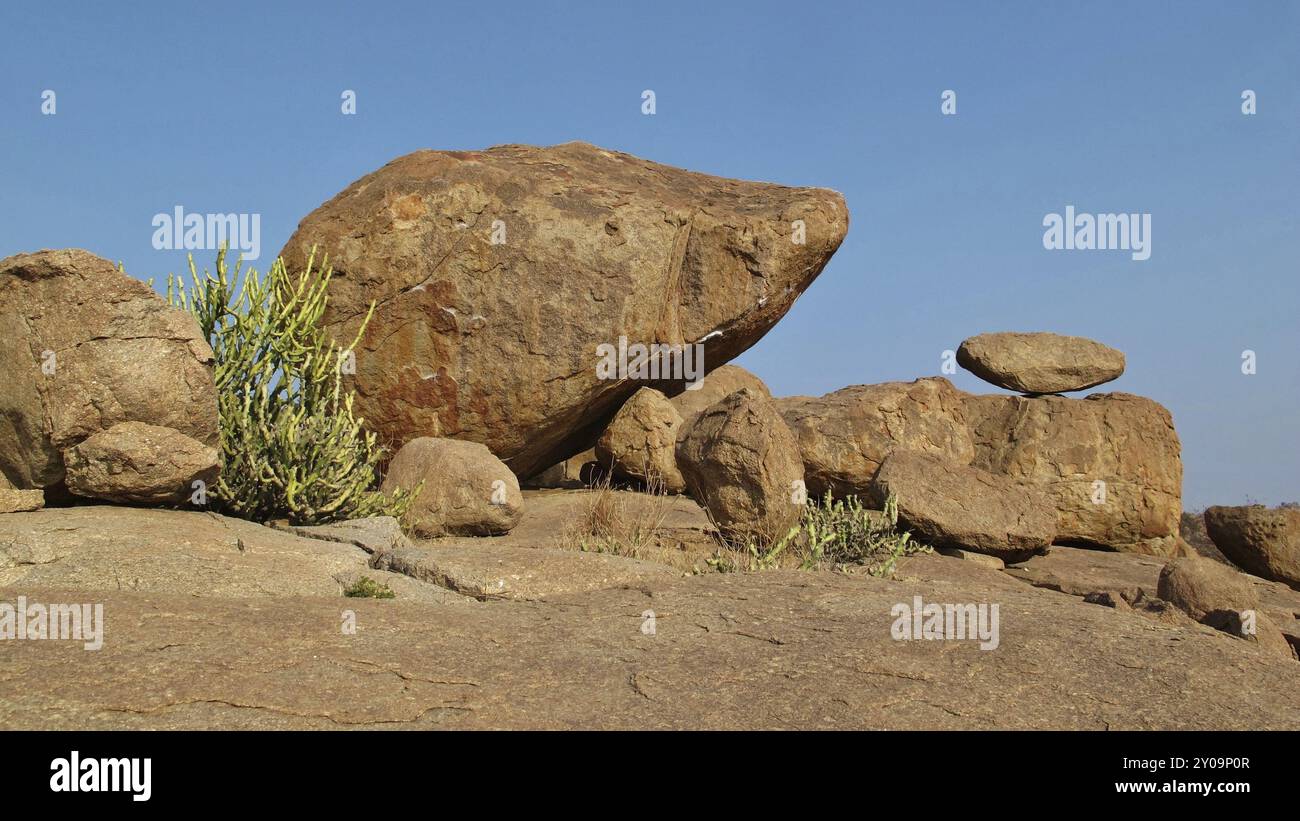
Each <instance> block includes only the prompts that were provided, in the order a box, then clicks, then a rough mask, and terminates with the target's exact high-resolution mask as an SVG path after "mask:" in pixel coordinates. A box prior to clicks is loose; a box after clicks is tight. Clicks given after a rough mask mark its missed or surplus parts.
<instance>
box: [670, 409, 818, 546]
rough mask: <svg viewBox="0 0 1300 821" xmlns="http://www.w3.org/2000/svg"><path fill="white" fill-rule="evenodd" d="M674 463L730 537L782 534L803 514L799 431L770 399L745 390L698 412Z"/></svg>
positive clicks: (762, 537) (690, 489)
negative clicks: (792, 429) (796, 436)
mask: <svg viewBox="0 0 1300 821" xmlns="http://www.w3.org/2000/svg"><path fill="white" fill-rule="evenodd" d="M677 467H678V469H680V470H681V472H682V476H683V477H685V479H686V487H687V489H688V490H689V491H690V493H691V495H692V496H693V497H695V499H696V501H698V502H699V503H700V504H701V505H702V506H703V507H704V509H705V510H707V511H708V512H709V514H710V515H711V516H712V517H713V520H714V521H715V522H716V523H717V525H718V528H719V529H720V530H721V531H722V532H723V533H724V534H726V535H727V536H728V537H732V538H736V539H738V540H741V541H743V540H745V539H746V538H748V537H751V536H753V537H758V538H760V539H777V538H780V537H782V536H784V535H785V534H786V532H787V531H789V529H790V528H791V527H793V526H794V525H795V524H796V523H797V522H798V521H799V519H800V517H801V516H802V514H803V505H802V499H801V496H800V494H799V490H800V488H801V483H802V482H803V478H804V472H803V462H802V460H801V459H800V457H799V449H798V446H797V445H796V444H795V440H794V436H793V435H792V434H791V433H790V429H789V428H788V427H786V424H785V422H784V421H782V419H781V416H780V415H779V414H778V413H777V412H776V408H775V407H774V406H773V404H772V401H771V400H769V399H767V398H766V397H764V396H761V395H759V394H757V393H754V392H753V391H750V390H749V389H747V388H746V389H742V390H739V391H736V392H735V393H733V394H731V395H730V396H728V397H727V398H725V399H723V400H722V401H721V402H718V403H716V404H714V405H712V406H710V407H709V408H708V409H707V410H705V411H704V412H703V413H701V414H700V415H699V416H698V417H697V418H696V420H695V424H693V425H692V426H691V429H690V431H688V432H687V434H686V436H685V438H683V439H682V440H681V441H680V442H679V443H678V447H677ZM796 500H798V501H796Z"/></svg>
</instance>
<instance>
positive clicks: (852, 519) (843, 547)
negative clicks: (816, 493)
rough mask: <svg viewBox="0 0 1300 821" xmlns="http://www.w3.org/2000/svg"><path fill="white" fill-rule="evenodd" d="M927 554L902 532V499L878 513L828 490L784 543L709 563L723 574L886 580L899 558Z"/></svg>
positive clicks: (753, 545) (732, 551) (751, 546)
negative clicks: (826, 572) (788, 570)
mask: <svg viewBox="0 0 1300 821" xmlns="http://www.w3.org/2000/svg"><path fill="white" fill-rule="evenodd" d="M929 552H931V549H930V548H929V547H927V546H925V545H922V544H919V543H917V542H915V541H913V540H912V534H911V533H908V532H906V531H900V530H899V529H898V499H897V498H896V497H895V496H894V495H893V494H890V496H889V498H888V499H886V500H885V505H884V510H883V511H880V510H872V509H870V508H867V507H864V506H863V505H862V502H861V501H859V500H858V497H856V496H849V497H847V498H845V499H835V498H832V496H831V494H830V492H829V491H828V492H827V493H826V496H825V497H824V498H823V499H820V500H816V499H809V500H808V504H807V506H806V507H805V509H804V513H803V518H802V519H800V520H799V523H798V524H797V525H795V526H794V527H792V528H791V529H790V531H789V532H788V533H786V535H785V536H783V537H782V538H780V539H777V540H775V541H770V542H767V543H763V542H760V541H755V540H750V541H749V542H748V543H746V544H745V545H743V546H732V545H726V546H724V547H723V548H722V549H720V550H719V551H718V552H717V553H716V554H715V555H714V556H713V558H711V559H709V560H708V564H709V566H710V567H712V568H713V569H714V570H719V571H722V572H738V571H759V570H773V569H775V568H778V567H789V566H794V567H799V568H801V569H803V570H817V569H820V568H827V567H829V568H833V569H838V570H846V571H857V570H863V569H865V570H866V572H867V573H868V574H869V575H872V576H877V577H881V578H887V577H889V576H891V575H893V573H894V568H895V566H896V565H897V564H898V560H899V559H901V558H903V557H904V556H912V555H915V554H918V553H929Z"/></svg>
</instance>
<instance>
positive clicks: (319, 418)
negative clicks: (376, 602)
mask: <svg viewBox="0 0 1300 821" xmlns="http://www.w3.org/2000/svg"><path fill="white" fill-rule="evenodd" d="M315 257H316V254H315V249H313V250H312V254H311V256H310V257H309V259H308V262H307V269H306V270H305V271H302V272H299V273H297V274H291V273H290V272H289V270H288V269H287V268H286V267H285V264H284V260H283V259H277V260H276V261H275V262H274V264H272V266H271V270H270V273H269V274H267V275H265V276H263V275H262V274H259V273H258V272H257V270H256V269H254V268H251V267H250V268H248V269H247V270H246V271H245V270H243V258H242V257H240V258H239V259H238V260H237V261H236V263H235V268H234V271H231V270H230V268H229V266H228V265H227V263H226V249H225V248H224V247H223V248H222V249H221V251H220V252H218V254H217V267H216V275H215V276H214V275H212V274H210V273H209V272H208V271H207V270H206V269H204V272H203V276H202V277H200V276H199V274H198V272H197V271H196V269H195V266H194V257H193V256H192V255H191V256H190V260H189V265H190V284H189V285H188V286H186V284H185V282H184V280H183V279H182V278H181V277H177V276H174V275H173V276H168V280H167V297H168V300H169V301H170V302H171V303H172V304H173V305H175V306H177V307H179V308H182V309H184V310H187V311H189V312H190V313H192V314H193V315H194V317H195V319H197V320H198V324H199V328H200V329H201V330H202V332H203V334H204V336H205V337H206V338H207V339H208V342H209V343H210V344H211V345H212V351H213V354H214V355H215V363H216V364H215V378H216V387H217V410H218V415H219V417H220V432H221V456H222V463H223V464H222V470H221V477H220V479H219V480H218V482H217V485H216V487H215V488H213V489H212V493H211V496H212V497H213V499H214V502H215V505H216V506H217V507H218V508H219V509H220V510H222V511H223V512H226V513H229V514H231V515H234V516H238V517H240V518H244V519H253V520H255V521H266V520H269V519H276V518H287V519H289V520H290V521H291V522H293V523H295V524H321V523H325V522H331V521H337V520H340V519H350V518H357V517H362V516H379V515H388V516H396V517H398V518H401V517H402V516H403V515H404V514H405V512H406V509H407V507H408V506H409V505H410V501H411V495H410V494H404V493H398V494H395V495H392V496H389V495H387V494H384V493H380V492H379V491H378V490H376V489H375V486H376V483H377V481H378V478H379V475H378V470H377V465H378V463H379V461H380V459H381V458H382V457H383V453H384V451H383V448H382V447H380V446H379V444H378V443H377V441H376V438H375V435H374V434H373V433H370V432H368V431H366V429H365V428H364V427H363V425H362V420H361V419H360V418H358V417H356V416H354V415H353V413H352V394H351V392H348V391H344V390H343V386H342V372H343V368H344V363H345V362H348V361H350V360H351V356H352V349H353V348H354V347H355V346H356V344H357V342H358V341H359V340H360V339H361V334H362V333H363V332H364V331H365V327H366V325H367V324H368V323H369V322H370V317H371V315H373V313H374V305H373V304H372V305H371V307H370V313H368V314H367V315H366V317H365V319H364V321H362V323H361V327H360V328H359V329H358V331H357V336H356V338H355V339H353V340H352V343H351V344H350V345H348V346H347V347H346V348H341V347H339V346H338V345H337V344H335V343H334V342H333V340H331V339H330V337H329V335H328V334H327V332H326V331H325V330H324V329H323V328H322V327H321V326H320V318H321V315H322V314H323V313H324V311H325V305H326V293H325V291H326V287H327V286H328V285H329V281H330V276H331V274H332V271H331V269H330V267H329V264H328V259H326V260H324V261H323V262H322V265H321V267H320V268H316V267H315Z"/></svg>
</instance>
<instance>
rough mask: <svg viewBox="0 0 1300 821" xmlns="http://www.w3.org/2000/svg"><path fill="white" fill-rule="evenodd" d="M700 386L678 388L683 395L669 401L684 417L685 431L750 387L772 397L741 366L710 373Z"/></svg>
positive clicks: (725, 367) (767, 396) (762, 384)
mask: <svg viewBox="0 0 1300 821" xmlns="http://www.w3.org/2000/svg"><path fill="white" fill-rule="evenodd" d="M697 384H698V385H699V387H689V386H686V385H678V386H676V387H677V389H678V390H680V391H681V392H680V393H677V395H676V396H673V398H672V399H670V400H668V401H669V402H672V403H673V407H674V408H676V409H677V412H678V413H679V414H681V417H682V428H687V427H690V426H691V425H692V424H694V422H695V417H697V416H699V415H700V414H701V413H702V412H704V410H705V409H707V408H708V407H709V406H711V405H714V404H716V403H718V402H721V401H722V400H723V399H725V398H727V397H728V396H731V395H732V394H733V393H735V392H736V391H738V390H740V389H741V388H748V389H749V390H751V391H753V392H754V393H755V394H757V395H759V396H763V397H766V398H768V399H771V398H772V392H771V391H769V390H768V389H767V385H765V384H764V383H763V380H761V379H759V378H758V377H757V376H754V374H752V373H750V372H749V371H747V370H745V369H744V368H742V367H740V366H739V365H722V366H721V367H719V368H717V369H716V370H713V371H710V372H709V375H708V376H706V377H704V379H702V380H701V381H700V382H699V383H697Z"/></svg>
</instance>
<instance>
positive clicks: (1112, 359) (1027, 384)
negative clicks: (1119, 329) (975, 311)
mask: <svg viewBox="0 0 1300 821" xmlns="http://www.w3.org/2000/svg"><path fill="white" fill-rule="evenodd" d="M957 362H958V364H960V365H961V366H962V367H963V368H965V369H966V370H968V371H970V372H971V373H973V374H975V375H976V376H978V377H979V378H980V379H983V380H984V381H985V382H991V383H993V384H994V385H997V386H998V387H1000V388H1006V389H1007V390H1011V391H1020V392H1021V393H1031V394H1037V393H1064V392H1066V391H1081V390H1085V389H1087V388H1091V387H1093V386H1095V385H1100V384H1102V383H1103V382H1110V381H1111V380H1113V379H1118V378H1119V376H1120V374H1122V373H1124V354H1123V353H1122V352H1120V351H1117V350H1115V349H1114V348H1111V347H1108V346H1106V345H1103V344H1101V343H1100V342H1094V341H1093V340H1091V339H1087V338H1085V337H1082V336H1061V335H1059V334H1050V333H994V334H980V335H979V336H972V337H971V338H970V339H967V340H966V341H965V342H963V343H961V347H960V348H958V349H957Z"/></svg>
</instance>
